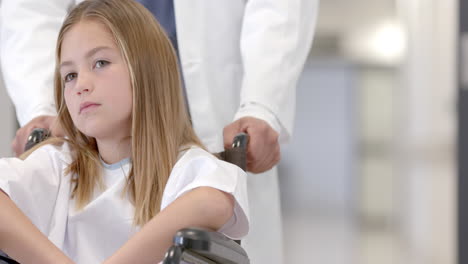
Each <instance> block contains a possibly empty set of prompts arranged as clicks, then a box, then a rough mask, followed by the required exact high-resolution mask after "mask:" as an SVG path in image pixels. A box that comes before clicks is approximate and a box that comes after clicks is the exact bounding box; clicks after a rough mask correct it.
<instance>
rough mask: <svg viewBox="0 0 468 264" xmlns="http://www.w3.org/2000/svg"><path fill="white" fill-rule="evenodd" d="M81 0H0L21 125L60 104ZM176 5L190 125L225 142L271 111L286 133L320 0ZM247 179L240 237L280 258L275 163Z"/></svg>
mask: <svg viewBox="0 0 468 264" xmlns="http://www.w3.org/2000/svg"><path fill="white" fill-rule="evenodd" d="M77 2H81V1H80V0H78V1H74V0H47V1H38V0H3V3H2V5H3V6H2V13H1V19H2V21H1V23H0V24H2V25H3V27H2V30H1V34H2V35H1V38H2V46H1V60H2V68H3V70H4V79H5V82H6V86H7V89H8V92H9V94H10V96H11V97H12V99H13V102H14V104H15V106H16V109H17V115H18V119H19V121H20V124H21V125H24V124H25V123H27V122H28V121H29V120H30V119H32V118H33V117H35V116H38V115H41V114H53V113H54V112H55V110H54V107H53V101H52V98H53V96H52V93H53V91H52V90H53V89H52V73H53V67H54V49H52V48H51V47H55V41H56V36H57V34H58V30H59V28H60V24H61V21H62V20H63V18H64V17H65V15H66V12H67V9H69V8H71V7H72V6H74V5H75V4H76V3H77ZM174 9H175V16H176V25H177V38H178V44H179V54H180V59H181V64H182V71H183V76H184V79H185V84H186V91H187V97H188V102H189V108H190V112H191V116H192V120H193V125H194V128H195V131H196V132H197V134H198V136H199V137H200V138H201V139H202V141H203V143H204V144H205V145H206V146H207V147H208V149H209V150H210V151H219V150H221V149H222V147H223V140H222V131H223V128H224V127H225V126H226V125H228V124H229V123H231V122H232V121H233V120H236V119H239V118H241V117H243V116H253V117H257V118H261V119H263V120H265V121H267V122H268V123H269V124H270V125H271V126H272V127H273V128H274V129H275V130H276V131H277V132H279V133H280V141H281V142H286V141H288V139H289V137H290V135H291V133H292V129H293V122H294V111H295V96H296V92H295V86H296V82H297V79H298V77H299V74H300V73H301V71H302V67H303V64H304V62H305V59H306V57H307V54H308V51H309V49H310V47H311V41H312V36H313V32H314V28H315V22H316V14H317V9H318V0H249V1H246V0H174ZM288 177H293V176H292V175H289V176H288ZM248 188H249V199H250V207H251V209H252V212H251V215H252V219H251V229H250V234H249V236H248V237H247V238H246V239H245V240H244V241H243V245H244V247H245V248H246V249H247V251H248V253H249V255H250V257H251V259H252V263H282V243H281V241H282V237H281V220H280V207H279V194H278V179H277V175H276V170H275V169H274V170H272V171H270V172H267V173H263V174H257V175H250V176H249V178H248Z"/></svg>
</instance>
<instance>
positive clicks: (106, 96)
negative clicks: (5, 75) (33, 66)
mask: <svg viewBox="0 0 468 264" xmlns="http://www.w3.org/2000/svg"><path fill="white" fill-rule="evenodd" d="M61 48H62V50H61V54H60V75H61V78H62V82H63V83H64V98H65V103H66V105H67V108H68V111H69V112H70V116H71V118H72V120H73V123H74V124H75V126H76V127H77V128H78V129H79V130H80V131H81V132H82V133H84V134H85V135H87V136H90V137H94V138H96V140H108V139H116V140H119V139H121V138H122V137H127V136H129V135H130V131H131V123H132V122H131V114H132V89H131V84H130V75H129V73H128V68H127V65H126V63H125V61H124V59H123V57H122V54H121V53H120V50H119V48H118V47H117V45H116V43H115V41H114V39H113V37H112V35H111V33H110V31H109V30H108V29H107V27H105V26H104V25H103V24H101V23H98V22H94V21H81V22H79V23H78V24H76V25H74V26H72V28H71V29H70V30H69V31H68V32H67V33H65V35H64V39H63V42H62V47H61Z"/></svg>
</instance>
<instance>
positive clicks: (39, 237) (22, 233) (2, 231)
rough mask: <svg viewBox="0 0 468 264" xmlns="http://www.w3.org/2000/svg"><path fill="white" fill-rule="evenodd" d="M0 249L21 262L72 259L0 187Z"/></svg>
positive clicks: (65, 260) (68, 261) (46, 263)
mask: <svg viewBox="0 0 468 264" xmlns="http://www.w3.org/2000/svg"><path fill="white" fill-rule="evenodd" d="M0 208H2V210H0V250H2V251H4V252H6V253H7V254H8V255H9V256H10V257H12V258H14V259H15V260H16V261H18V262H20V263H24V264H28V263H34V264H36V263H37V264H41V263H44V264H48V263H73V262H72V261H71V260H70V259H69V258H68V257H67V256H65V254H63V253H62V252H61V251H60V250H59V249H58V248H57V247H56V246H55V245H54V244H53V243H52V242H50V241H49V240H48V239H47V237H46V236H44V235H43V234H42V233H41V231H39V229H37V228H36V227H35V226H34V225H33V223H32V222H31V221H30V220H29V219H28V218H27V217H26V216H25V215H24V214H23V213H22V212H21V210H20V209H19V208H18V207H17V206H16V205H15V204H14V203H13V201H12V200H11V199H10V198H9V197H8V196H7V195H6V194H5V193H4V192H3V191H2V190H1V189H0Z"/></svg>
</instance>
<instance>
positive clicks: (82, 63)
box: [0, 0, 248, 264]
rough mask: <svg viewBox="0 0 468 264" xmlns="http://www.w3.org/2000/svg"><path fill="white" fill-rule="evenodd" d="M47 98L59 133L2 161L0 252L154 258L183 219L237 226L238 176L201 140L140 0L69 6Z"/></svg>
mask: <svg viewBox="0 0 468 264" xmlns="http://www.w3.org/2000/svg"><path fill="white" fill-rule="evenodd" d="M25 78H27V76H25ZM55 99H56V104H57V111H58V120H59V122H60V125H61V126H62V128H63V129H64V131H65V134H66V139H61V140H59V139H54V140H49V141H48V142H46V143H45V144H43V145H42V146H41V147H39V148H38V149H36V150H35V151H34V152H32V153H31V154H30V155H29V156H28V157H27V158H26V159H25V160H19V159H14V158H11V159H2V160H0V208H1V210H0V250H3V251H4V252H6V253H7V254H8V255H10V256H11V257H12V258H14V259H16V260H17V261H19V262H20V263H23V264H27V263H35V264H36V263H85V264H92V263H102V262H104V263H157V262H158V261H161V260H162V258H163V256H164V253H165V251H166V250H167V248H168V247H169V246H170V244H171V240H172V236H173V235H174V234H175V232H176V231H177V230H179V229H181V228H184V227H189V226H198V227H204V228H208V229H212V230H218V231H220V232H222V233H224V234H225V235H227V236H229V237H231V238H234V239H239V238H242V237H243V236H244V235H246V233H247V232H248V214H247V212H248V208H247V196H246V179H245V174H244V172H243V171H242V170H240V169H239V168H237V167H236V166H234V165H231V164H228V163H225V162H222V161H220V160H217V159H216V158H214V157H213V156H212V155H211V154H209V153H207V152H206V151H205V150H203V147H202V146H201V143H200V141H199V140H198V138H197V137H196V135H195V134H194V132H193V129H192V127H191V124H190V121H189V119H188V115H187V112H186V109H185V105H184V102H183V99H182V96H181V89H180V78H179V74H178V68H177V61H176V56H175V53H174V50H173V49H172V47H171V45H170V42H169V40H168V39H167V37H166V36H165V34H164V33H163V31H162V29H161V28H160V26H159V25H158V24H157V22H156V21H155V20H154V18H153V16H152V15H151V14H150V13H149V12H148V11H147V10H146V9H144V8H143V7H142V6H141V5H140V4H138V3H135V2H134V1H132V0H94V1H93V0H90V1H84V2H83V3H81V4H80V5H78V6H77V7H75V8H74V9H73V10H72V11H71V13H70V14H69V15H68V17H67V18H66V20H65V21H64V24H63V26H62V28H61V30H60V34H59V38H58V42H57V67H56V72H55Z"/></svg>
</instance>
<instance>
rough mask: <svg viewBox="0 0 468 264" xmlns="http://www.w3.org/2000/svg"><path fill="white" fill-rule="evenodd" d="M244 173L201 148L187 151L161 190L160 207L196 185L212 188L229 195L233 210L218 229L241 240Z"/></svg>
mask: <svg viewBox="0 0 468 264" xmlns="http://www.w3.org/2000/svg"><path fill="white" fill-rule="evenodd" d="M246 177H247V175H246V173H245V172H244V171H243V170H242V169H240V168H239V167H237V166H235V165H233V164H230V163H227V162H224V161H221V160H219V159H217V158H216V157H214V156H213V155H211V154H210V153H208V152H206V151H204V150H203V149H200V148H191V149H189V150H188V151H186V152H185V153H184V154H183V156H182V157H181V158H180V159H179V160H178V162H177V163H176V165H175V166H174V168H173V170H172V172H171V175H170V177H169V180H168V182H167V184H166V188H165V190H164V195H163V201H162V204H161V209H163V208H164V207H166V206H167V205H169V204H170V203H171V202H173V201H174V200H175V199H177V198H178V197H179V196H181V195H183V194H184V193H186V192H188V191H190V190H193V189H195V188H197V187H212V188H215V189H218V190H221V191H223V192H226V193H229V194H231V195H232V196H233V197H234V199H235V206H234V213H233V216H232V217H231V219H230V220H229V221H228V222H227V223H226V224H225V225H224V226H223V227H222V228H221V229H220V230H218V231H219V232H221V233H223V234H225V235H226V236H228V237H229V238H231V239H241V238H242V237H244V236H245V235H246V234H247V233H248V230H249V213H248V212H249V208H248V198H247V178H246Z"/></svg>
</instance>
